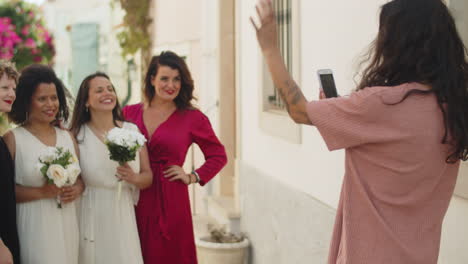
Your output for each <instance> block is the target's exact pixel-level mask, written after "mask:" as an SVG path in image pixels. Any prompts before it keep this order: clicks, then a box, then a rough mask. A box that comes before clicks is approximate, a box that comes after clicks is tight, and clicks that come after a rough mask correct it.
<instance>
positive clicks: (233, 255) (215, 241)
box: [195, 226, 249, 264]
mask: <svg viewBox="0 0 468 264" xmlns="http://www.w3.org/2000/svg"><path fill="white" fill-rule="evenodd" d="M208 230H209V233H210V235H209V236H206V237H200V238H197V239H196V240H195V244H196V246H197V255H198V262H199V263H200V264H220V263H222V264H244V263H245V260H246V257H247V249H248V247H249V240H248V239H247V238H246V237H245V236H244V235H235V234H233V233H230V232H226V230H225V228H216V227H213V226H209V227H208Z"/></svg>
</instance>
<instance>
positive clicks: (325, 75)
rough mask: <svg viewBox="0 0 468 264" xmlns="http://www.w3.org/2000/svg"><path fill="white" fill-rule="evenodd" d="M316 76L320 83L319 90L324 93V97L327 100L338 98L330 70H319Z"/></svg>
mask: <svg viewBox="0 0 468 264" xmlns="http://www.w3.org/2000/svg"><path fill="white" fill-rule="evenodd" d="M317 75H318V77H319V81H320V88H321V89H322V90H323V92H324V93H325V96H326V97H327V98H331V97H338V92H337V90H336V86H335V80H334V79H333V72H332V70H330V69H321V70H318V71H317Z"/></svg>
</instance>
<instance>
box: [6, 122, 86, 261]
mask: <svg viewBox="0 0 468 264" xmlns="http://www.w3.org/2000/svg"><path fill="white" fill-rule="evenodd" d="M55 131H56V135H57V141H56V146H57V147H63V148H64V149H68V150H69V151H70V152H71V153H75V148H74V145H73V141H72V138H71V136H70V134H69V133H68V132H67V131H65V130H61V129H58V128H55ZM13 134H14V136H15V142H16V154H15V178H16V183H17V184H19V185H23V186H26V187H41V186H43V185H44V183H45V178H44V176H43V175H42V174H41V173H40V172H39V170H38V169H37V167H36V164H37V163H38V159H39V156H40V154H41V153H42V151H43V150H44V149H46V148H47V146H46V145H44V144H43V143H42V142H41V141H40V140H39V139H38V138H36V137H35V136H34V135H33V134H31V133H30V132H29V131H28V130H26V129H25V128H23V127H17V128H15V129H14V130H13ZM17 216H18V217H17V222H18V235H19V239H20V250H21V263H23V264H64V263H66V264H76V263H78V222H77V216H76V209H75V202H72V203H68V204H63V205H62V208H61V209H59V208H57V201H56V199H42V200H36V201H32V202H27V203H18V204H17Z"/></svg>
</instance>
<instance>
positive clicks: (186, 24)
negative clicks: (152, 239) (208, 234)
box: [152, 0, 220, 214]
mask: <svg viewBox="0 0 468 264" xmlns="http://www.w3.org/2000/svg"><path fill="white" fill-rule="evenodd" d="M217 11H218V2H217V1H213V0H190V1H188V0H170V1H168V0H155V1H154V10H153V11H152V14H153V16H152V18H153V20H154V26H153V35H154V43H153V55H157V54H159V53H160V52H161V51H163V50H171V51H174V52H176V53H177V54H178V55H180V56H185V57H186V62H187V65H188V67H189V70H190V72H191V74H192V77H193V79H194V84H195V90H194V95H195V96H196V97H197V98H198V100H197V101H196V102H195V104H196V106H197V107H198V108H199V109H200V110H201V111H202V112H204V113H205V114H206V115H207V116H208V117H209V119H210V121H211V124H212V126H213V128H214V130H215V131H218V127H219V120H218V119H219V118H218V106H217V101H218V98H219V85H220V83H219V78H218V69H219V66H218V65H219V49H218V29H219V28H218V24H219V23H218V19H219V17H218V15H217ZM194 153H195V155H194V164H195V168H197V167H198V166H200V165H201V164H202V163H203V162H204V157H203V154H202V153H201V151H200V150H199V148H198V147H197V146H195V151H194ZM191 160H192V155H191V152H190V151H189V153H188V155H187V158H186V163H185V168H186V170H187V171H189V170H190V169H191V165H192V163H191ZM216 183H217V179H214V180H213V181H210V183H209V184H208V185H207V186H205V187H200V186H195V185H192V186H191V188H190V191H191V193H190V194H191V198H192V210H193V213H194V214H207V206H206V201H205V197H206V195H207V194H211V193H212V190H213V189H214V188H213V187H212V185H213V184H216Z"/></svg>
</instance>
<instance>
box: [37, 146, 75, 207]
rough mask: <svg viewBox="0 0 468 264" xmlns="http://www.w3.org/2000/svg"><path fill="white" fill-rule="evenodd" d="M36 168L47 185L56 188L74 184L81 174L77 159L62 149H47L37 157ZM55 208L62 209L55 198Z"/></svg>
mask: <svg viewBox="0 0 468 264" xmlns="http://www.w3.org/2000/svg"><path fill="white" fill-rule="evenodd" d="M38 168H39V170H40V172H41V173H42V175H43V176H44V177H45V178H46V180H47V183H49V184H55V186H57V187H58V188H62V187H63V186H70V185H73V184H75V182H76V179H77V178H78V175H80V173H81V169H80V165H79V163H78V158H77V157H76V156H75V155H74V154H72V153H71V152H70V151H69V150H64V149H63V148H62V147H48V148H47V149H46V150H45V151H44V153H42V154H41V155H40V156H39V164H38ZM57 206H58V208H62V203H61V201H60V198H59V197H57Z"/></svg>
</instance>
